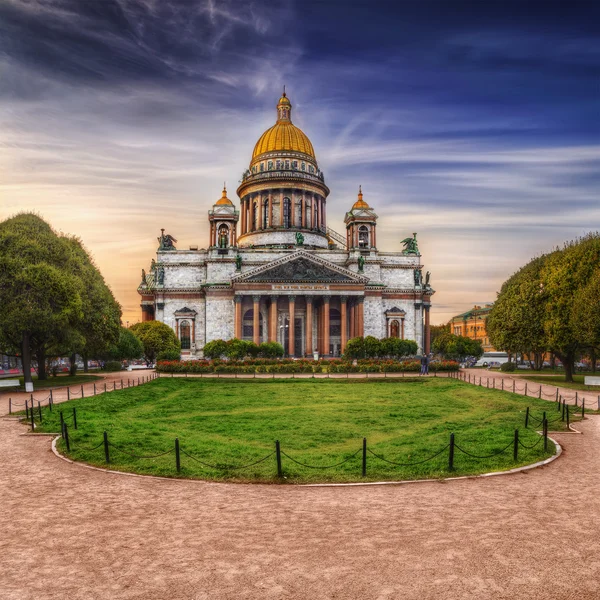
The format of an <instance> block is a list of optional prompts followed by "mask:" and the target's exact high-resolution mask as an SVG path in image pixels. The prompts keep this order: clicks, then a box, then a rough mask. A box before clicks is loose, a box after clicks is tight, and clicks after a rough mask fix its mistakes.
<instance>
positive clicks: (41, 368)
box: [35, 348, 48, 381]
mask: <svg viewBox="0 0 600 600" xmlns="http://www.w3.org/2000/svg"><path fill="white" fill-rule="evenodd" d="M35 358H36V360H37V364H38V368H37V371H38V381H45V380H46V379H48V374H47V372H46V351H45V350H44V349H43V348H38V350H37V352H36V353H35Z"/></svg>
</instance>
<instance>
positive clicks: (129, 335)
mask: <svg viewBox="0 0 600 600" xmlns="http://www.w3.org/2000/svg"><path fill="white" fill-rule="evenodd" d="M106 354H107V358H110V359H111V360H119V361H122V360H133V359H136V358H141V357H142V356H143V354H144V345H143V344H142V341H141V340H140V339H139V338H138V337H137V336H136V335H135V334H134V333H133V332H132V331H130V330H129V329H127V328H126V327H121V328H120V330H119V339H118V340H117V343H116V344H113V345H112V346H110V348H109V349H108V352H107V353H106Z"/></svg>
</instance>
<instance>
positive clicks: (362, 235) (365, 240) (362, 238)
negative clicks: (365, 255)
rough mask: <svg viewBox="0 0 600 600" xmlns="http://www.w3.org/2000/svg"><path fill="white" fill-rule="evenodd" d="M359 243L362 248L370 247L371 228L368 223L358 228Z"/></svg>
mask: <svg viewBox="0 0 600 600" xmlns="http://www.w3.org/2000/svg"><path fill="white" fill-rule="evenodd" d="M358 245H359V246H360V247H361V248H368V247H369V228H368V227H367V226H366V225H361V226H360V227H359V228H358Z"/></svg>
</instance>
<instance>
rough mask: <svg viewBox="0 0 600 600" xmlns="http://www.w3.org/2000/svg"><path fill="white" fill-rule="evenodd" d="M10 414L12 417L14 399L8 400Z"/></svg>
mask: <svg viewBox="0 0 600 600" xmlns="http://www.w3.org/2000/svg"><path fill="white" fill-rule="evenodd" d="M8 414H9V415H12V398H9V399H8Z"/></svg>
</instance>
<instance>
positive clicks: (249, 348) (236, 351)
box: [225, 338, 258, 360]
mask: <svg viewBox="0 0 600 600" xmlns="http://www.w3.org/2000/svg"><path fill="white" fill-rule="evenodd" d="M257 355H258V345H257V344H255V343H254V342H250V341H248V340H238V339H237V338H233V339H231V340H229V341H227V342H226V348H225V356H226V357H227V358H230V359H232V360H242V359H243V358H245V357H246V356H257Z"/></svg>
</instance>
